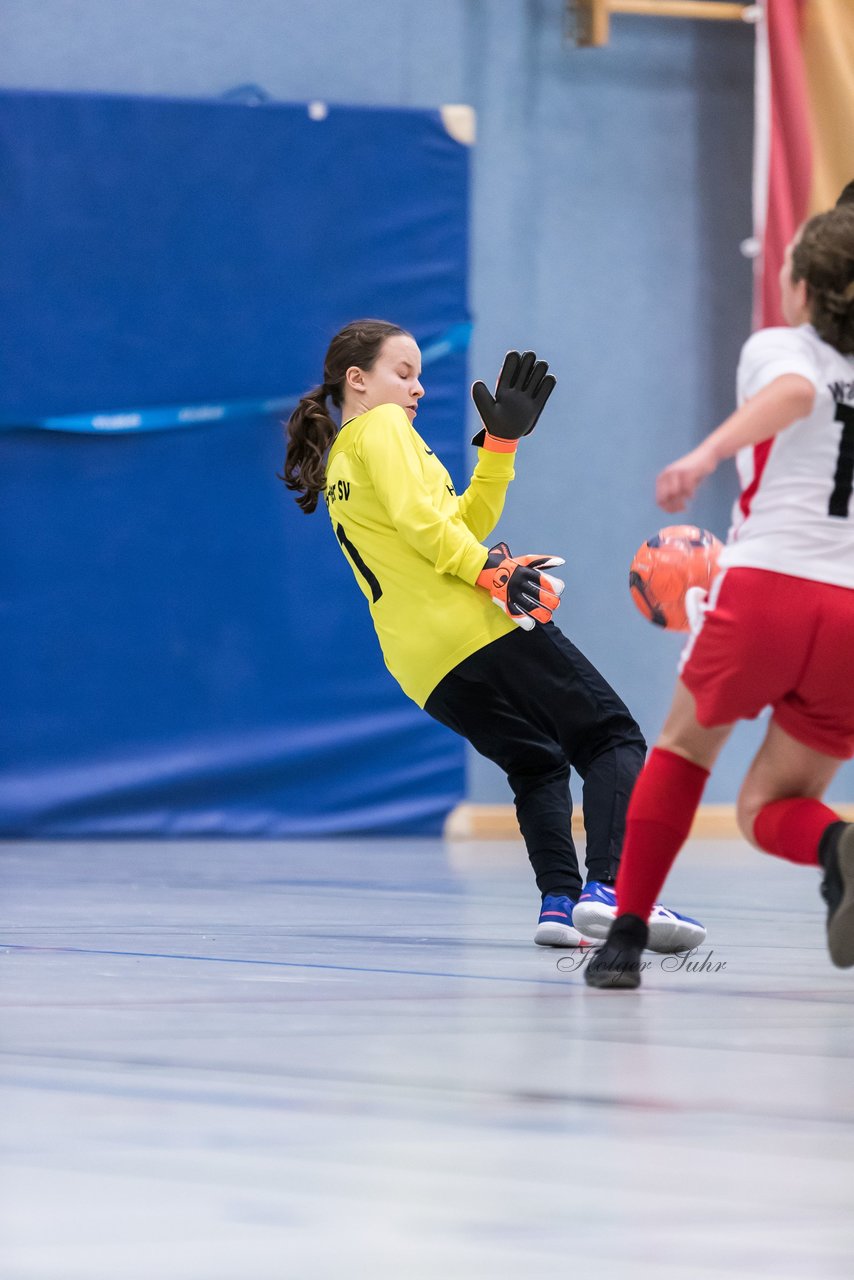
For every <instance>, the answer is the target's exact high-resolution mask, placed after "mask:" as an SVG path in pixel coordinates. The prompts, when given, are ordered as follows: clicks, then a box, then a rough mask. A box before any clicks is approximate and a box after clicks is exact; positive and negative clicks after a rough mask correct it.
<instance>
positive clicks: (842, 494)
mask: <svg viewBox="0 0 854 1280" xmlns="http://www.w3.org/2000/svg"><path fill="white" fill-rule="evenodd" d="M792 373H794V374H798V375H799V376H801V377H804V378H806V379H808V381H809V382H811V383H812V385H813V386H814V387H815V389H816V397H815V403H814V406H813V409H812V412H811V413H810V414H808V415H807V417H805V418H800V419H798V420H797V421H796V422H793V423H792V424H791V425H790V426H788V427H785V428H784V429H783V430H782V431H780V432H778V434H777V435H776V436H774V437H773V438H772V439H770V440H763V441H762V442H761V443H760V444H757V445H751V446H748V447H746V448H744V449H740V450H739V452H738V454H737V455H736V466H737V469H738V474H739V480H740V482H741V495H740V497H739V499H738V501H737V502H736V503H735V506H734V507H733V520H732V526H731V528H730V533H729V541H728V544H727V546H726V547H725V548H724V550H723V553H722V554H721V559H720V563H721V567H725V568H734V567H736V566H740V567H744V568H752V569H769V570H771V571H772V572H774V573H785V574H789V575H790V576H792V577H796V578H807V579H809V580H811V581H815V582H828V583H832V584H833V585H835V586H841V587H854V493H852V489H854V357H852V356H844V355H842V354H840V352H838V351H837V350H836V349H835V348H834V347H831V346H830V345H829V344H828V343H826V342H824V341H822V339H821V338H820V337H819V336H818V334H817V333H816V331H815V329H814V328H813V327H812V325H801V326H799V327H798V328H793V329H787V328H773V329H760V330H759V331H758V332H757V333H754V334H753V335H752V336H751V337H750V338H749V339H748V340H747V342H746V343H745V345H744V347H743V349H742V353H741V359H740V361H739V366H738V379H737V391H738V402H739V404H743V403H744V401H745V400H749V399H751V398H752V397H753V396H755V395H756V394H757V393H758V392H759V391H761V390H762V389H763V388H764V387H767V386H768V385H769V384H770V383H772V382H773V381H774V380H775V379H776V378H780V377H782V376H783V375H784V374H792Z"/></svg>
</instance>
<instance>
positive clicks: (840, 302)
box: [792, 203, 854, 356]
mask: <svg viewBox="0 0 854 1280" xmlns="http://www.w3.org/2000/svg"><path fill="white" fill-rule="evenodd" d="M798 280H806V282H807V301H808V303H809V307H810V319H811V320H812V323H813V327H814V328H815V330H816V332H817V333H818V336H819V337H820V338H823V339H824V341H825V342H827V343H829V344H830V346H832V347H835V348H836V350H837V351H840V352H841V353H842V355H845V356H848V355H852V354H854V204H850V203H847V204H846V203H843V204H841V205H837V206H836V208H834V209H830V210H829V211H828V212H827V213H820V214H818V215H817V216H816V217H815V218H810V220H809V222H808V223H807V224H806V226H805V227H804V229H803V231H802V232H801V238H800V240H799V241H798V243H797V244H796V245H795V247H794V249H793V250H792V281H793V282H794V283H797V281H798Z"/></svg>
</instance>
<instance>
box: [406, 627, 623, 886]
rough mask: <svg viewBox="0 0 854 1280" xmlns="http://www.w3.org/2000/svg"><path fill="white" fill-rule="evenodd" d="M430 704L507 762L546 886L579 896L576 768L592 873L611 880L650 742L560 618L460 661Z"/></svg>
mask: <svg viewBox="0 0 854 1280" xmlns="http://www.w3.org/2000/svg"><path fill="white" fill-rule="evenodd" d="M425 710H426V711H427V712H429V714H430V715H431V716H432V717H433V718H434V720H438V721H439V722H440V723H441V724H444V725H447V726H448V728H450V729H453V730H454V731H455V732H456V733H459V734H461V735H462V737H464V738H466V739H467V740H468V741H469V742H470V743H471V744H472V746H473V747H474V748H475V750H476V751H478V752H480V754H481V755H483V756H486V757H487V759H489V760H494V761H495V763H496V764H497V765H498V766H499V767H500V768H501V769H503V770H504V772H505V773H506V774H507V779H508V781H509V783H510V786H511V788H512V790H513V796H514V799H515V802H516V814H517V816H518V819H519V827H520V828H521V831H522V836H523V837H524V840H525V845H526V847H527V850H528V857H529V858H530V859H531V865H532V866H533V868H534V874H535V875H536V878H537V886H538V888H539V890H540V892H541V893H542V894H546V893H565V894H567V896H568V897H570V898H572V900H573V901H575V900H576V899H577V898H578V895H579V893H580V891H581V886H582V879H581V874H580V871H579V867H578V857H577V855H576V851H575V844H574V843H573V839H572V827H571V818H572V800H571V797H570V794H569V773H570V769H571V768H572V769H575V771H576V773H577V774H578V775H579V776H580V777H581V779H582V780H583V801H582V808H583V812H584V826H585V829H586V832H587V856H586V863H587V876H586V879H588V880H605V881H610V880H613V879H614V878H615V876H616V874H617V867H618V864H619V860H620V853H621V850H622V844H623V834H624V831H625V822H626V809H627V807H628V803H629V796H630V795H631V791H632V787H633V785H634V781H635V778H636V777H637V775H638V774H639V773H640V771H641V768H642V767H643V762H644V757H645V754H646V743H645V742H644V739H643V735H642V734H641V731H640V729H639V728H638V726H637V724H636V722H635V720H634V719H633V717H632V716H631V715H630V714H629V711H628V709H627V707H626V706H625V704H624V703H623V702H622V701H621V699H620V698H618V697H617V695H616V693H615V692H614V690H613V689H612V688H611V686H610V685H609V684H608V682H607V681H606V680H605V679H604V678H603V677H602V676H601V675H600V674H599V672H598V671H597V670H596V668H595V667H594V666H593V665H592V663H590V662H588V660H587V659H586V658H585V656H584V654H583V653H581V651H580V650H579V649H576V647H575V645H574V644H572V643H571V642H570V641H569V640H567V638H566V636H565V635H564V634H563V632H561V631H559V630H558V628H557V627H556V626H555V625H554V623H552V622H550V623H547V624H546V625H545V626H540V625H538V626H536V627H535V628H534V630H533V631H522V630H521V629H518V628H517V629H516V630H515V631H512V632H510V633H509V634H508V635H506V636H502V637H501V639H500V640H495V641H493V643H492V644H488V645H486V646H485V647H484V648H483V649H479V650H478V651H477V652H476V653H473V654H472V655H471V657H469V658H466V659H464V661H463V662H461V663H460V664H459V666H456V667H454V669H453V671H450V672H449V673H448V674H447V675H446V676H445V677H444V679H442V680H440V681H439V683H438V684H437V686H436V688H435V689H434V690H433V692H432V693H431V694H430V697H429V698H428V699H427V702H426V705H425Z"/></svg>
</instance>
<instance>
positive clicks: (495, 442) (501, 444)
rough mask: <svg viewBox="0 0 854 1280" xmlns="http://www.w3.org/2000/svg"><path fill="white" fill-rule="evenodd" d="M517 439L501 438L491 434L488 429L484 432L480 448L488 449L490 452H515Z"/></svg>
mask: <svg viewBox="0 0 854 1280" xmlns="http://www.w3.org/2000/svg"><path fill="white" fill-rule="evenodd" d="M518 444H519V441H518V440H502V439H500V437H499V436H491V435H490V434H489V432H488V431H485V432H484V436H483V444H482V445H481V446H480V447H481V448H482V449H488V450H489V452H490V453H515V452H516V447H517V445H518Z"/></svg>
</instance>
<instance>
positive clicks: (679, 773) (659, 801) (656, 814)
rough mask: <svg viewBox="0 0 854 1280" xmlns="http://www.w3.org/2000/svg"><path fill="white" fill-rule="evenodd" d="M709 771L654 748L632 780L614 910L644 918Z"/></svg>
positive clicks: (691, 818)
mask: <svg viewBox="0 0 854 1280" xmlns="http://www.w3.org/2000/svg"><path fill="white" fill-rule="evenodd" d="M708 776H709V771H708V769H703V768H701V767H700V765H698V764H693V763H692V762H691V761H690V760H685V759H684V758H683V757H682V756H677V755H675V754H674V752H672V751H665V750H664V748H662V747H655V748H654V749H653V750H652V751H651V752H650V755H649V759H648V760H647V762H646V764H645V765H644V768H643V772H642V773H641V775H640V777H639V778H638V780H637V782H636V783H635V788H634V791H633V792H632V798H631V800H630V801H629V811H628V815H627V817H626V839H625V843H624V845H623V856H622V857H621V859H620V870H619V872H618V873H617V904H618V908H617V909H618V911H619V912H620V913H621V914H622V913H624V912H631V914H632V915H635V916H640V918H641V919H642V920H646V918H647V916H648V915H649V913H650V911H651V910H652V907H653V904H654V903H655V902H656V900H657V898H658V895H659V893H660V892H661V886H662V885H663V884H664V882H665V880H666V879H667V873H668V872H669V870H670V868H671V866H672V865H673V862H674V860H675V858H676V855H677V853H678V852H679V850H680V849H681V848H682V845H683V844H684V843H685V841H686V840H687V838H688V832H689V831H690V830H691V823H692V822H693V821H694V814H695V813H696V812H697V806H698V805H699V803H700V797H701V796H702V794H703V788H704V787H705V785H706V779H707V778H708Z"/></svg>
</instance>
